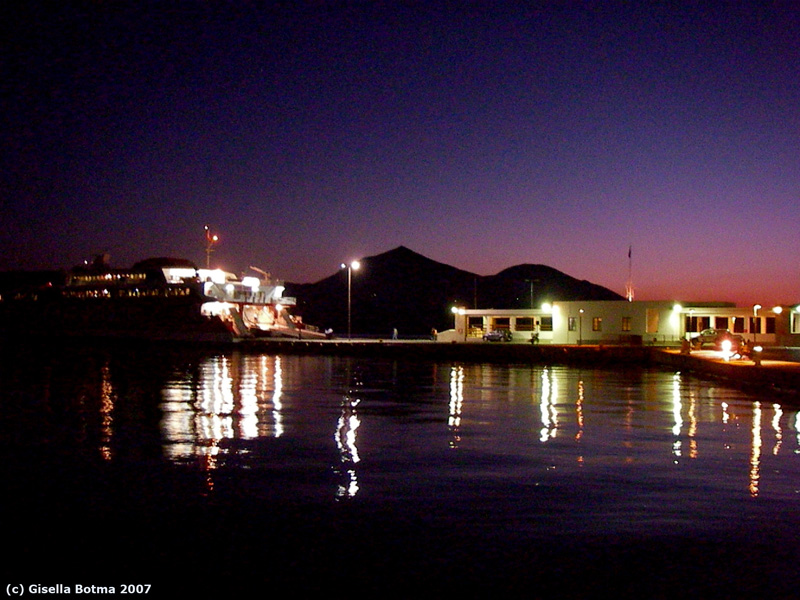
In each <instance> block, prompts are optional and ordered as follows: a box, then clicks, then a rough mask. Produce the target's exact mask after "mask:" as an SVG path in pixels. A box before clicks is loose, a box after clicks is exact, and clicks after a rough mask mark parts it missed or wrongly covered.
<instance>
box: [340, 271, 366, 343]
mask: <svg viewBox="0 0 800 600" xmlns="http://www.w3.org/2000/svg"><path fill="white" fill-rule="evenodd" d="M359 267H361V263H360V262H358V261H357V260H354V261H353V262H351V263H350V264H349V265H346V264H344V263H342V264H341V268H342V269H347V339H348V340H349V339H350V337H351V335H352V319H351V317H352V296H351V289H352V280H353V271H358V269H359Z"/></svg>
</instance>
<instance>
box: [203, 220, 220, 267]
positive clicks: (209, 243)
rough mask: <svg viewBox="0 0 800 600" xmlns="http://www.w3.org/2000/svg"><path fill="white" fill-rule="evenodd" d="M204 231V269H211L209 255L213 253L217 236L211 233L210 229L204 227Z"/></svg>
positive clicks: (217, 239)
mask: <svg viewBox="0 0 800 600" xmlns="http://www.w3.org/2000/svg"><path fill="white" fill-rule="evenodd" d="M205 230H206V269H210V268H211V266H210V265H211V253H212V252H213V251H214V246H215V245H216V243H217V242H218V241H219V236H218V235H217V234H216V233H211V227H209V226H208V225H206V226H205Z"/></svg>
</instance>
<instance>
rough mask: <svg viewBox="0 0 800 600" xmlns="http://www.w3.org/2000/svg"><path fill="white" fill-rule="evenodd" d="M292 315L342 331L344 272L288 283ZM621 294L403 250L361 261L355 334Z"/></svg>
mask: <svg viewBox="0 0 800 600" xmlns="http://www.w3.org/2000/svg"><path fill="white" fill-rule="evenodd" d="M286 295H288V296H295V297H296V298H297V307H296V308H295V309H294V311H293V312H294V313H295V314H298V315H301V316H302V317H303V320H304V321H305V322H306V323H310V324H312V325H316V326H318V327H320V328H323V329H327V328H331V329H333V330H334V332H336V333H339V334H342V333H344V332H346V331H347V271H346V270H344V269H342V270H341V271H340V272H338V273H335V274H333V275H331V276H330V277H326V278H325V279H322V280H321V281H318V282H316V283H307V284H296V283H287V284H286ZM622 299H623V297H622V296H620V295H619V294H617V293H615V292H612V291H611V290H609V289H607V288H604V287H602V286H599V285H596V284H593V283H591V282H588V281H585V280H578V279H575V278H574V277H570V276H569V275H566V274H564V273H562V272H561V271H558V270H556V269H553V268H551V267H548V266H545V265H532V264H523V265H517V266H514V267H510V268H508V269H505V270H503V271H501V272H500V273H497V274H496V275H489V276H481V275H476V274H475V273H470V272H468V271H464V270H462V269H457V268H455V267H451V266H450V265H445V264H443V263H439V262H436V261H434V260H431V259H429V258H427V257H425V256H422V255H421V254H418V253H416V252H414V251H412V250H409V249H408V248H406V247H404V246H399V247H397V248H395V249H393V250H390V251H388V252H384V253H383V254H378V255H376V256H370V257H367V258H365V259H363V260H361V268H360V269H359V270H358V271H354V272H353V276H352V281H351V305H352V310H351V313H352V330H353V333H361V334H378V335H381V334H383V335H386V336H388V335H390V334H391V331H392V329H393V328H395V327H396V328H397V329H398V330H399V332H400V334H401V336H402V335H412V334H413V335H425V334H428V333H430V330H431V329H432V328H435V329H437V330H440V331H443V330H445V329H450V328H451V327H452V326H453V317H452V314H451V312H450V309H451V308H452V307H453V306H465V307H468V308H476V307H477V308H530V307H531V305H533V306H534V307H538V306H541V304H542V303H543V302H553V301H558V300H561V301H567V300H622Z"/></svg>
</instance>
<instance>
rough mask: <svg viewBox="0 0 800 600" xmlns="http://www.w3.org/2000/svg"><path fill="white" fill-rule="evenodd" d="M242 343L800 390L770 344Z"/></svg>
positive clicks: (791, 367) (786, 359)
mask: <svg viewBox="0 0 800 600" xmlns="http://www.w3.org/2000/svg"><path fill="white" fill-rule="evenodd" d="M236 347H237V348H240V349H241V350H246V351H259V352H269V353H276V354H281V353H288V354H312V355H334V356H353V357H370V356H372V357H376V358H377V357H380V358H389V359H397V360H414V359H416V360H442V361H466V362H490V363H498V362H499V363H508V364H516V363H532V364H553V365H573V366H586V367H633V366H635V367H657V368H664V369H672V370H677V371H681V372H690V373H693V374H696V375H698V376H700V377H709V378H713V379H718V380H721V381H724V382H726V383H728V384H730V385H733V386H737V387H745V388H748V389H756V390H759V391H777V392H781V393H788V394H798V395H800V362H798V360H797V357H798V356H800V349H796V348H784V347H781V348H775V347H773V348H767V349H765V350H764V351H763V357H760V358H758V359H757V360H752V359H747V358H735V359H731V358H728V359H726V358H725V357H724V356H723V355H722V353H721V352H719V351H716V350H696V351H692V352H690V353H685V352H681V350H680V348H678V347H676V346H639V345H637V346H623V345H599V344H598V345H563V346H562V345H535V344H524V343H510V344H493V343H488V342H483V343H481V342H473V343H442V342H436V341H433V340H391V339H389V340H385V339H380V338H378V339H350V340H347V339H334V340H303V339H278V338H275V339H268V340H267V339H259V340H241V341H239V342H238V343H237V344H236Z"/></svg>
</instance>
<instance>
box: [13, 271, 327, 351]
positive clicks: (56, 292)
mask: <svg viewBox="0 0 800 600" xmlns="http://www.w3.org/2000/svg"><path fill="white" fill-rule="evenodd" d="M251 270H254V268H253V267H251ZM255 271H256V272H259V273H260V274H263V276H264V277H260V276H249V277H244V278H241V279H239V278H237V277H236V276H235V275H233V274H232V273H226V272H223V271H220V270H209V269H198V268H197V267H196V266H195V265H194V264H193V263H192V262H190V261H188V260H184V259H174V258H151V259H147V260H145V261H141V262H139V263H137V264H135V265H134V266H133V267H131V268H128V269H115V268H111V267H110V266H109V264H108V258H107V256H105V257H98V259H96V260H95V261H94V262H93V263H91V264H89V265H84V266H81V267H76V268H74V269H72V270H71V271H69V272H68V273H66V274H65V275H64V276H63V278H62V279H61V280H59V281H48V282H47V283H45V284H43V285H37V286H29V287H27V288H26V289H16V290H14V291H11V292H6V293H3V294H2V296H0V332H1V333H3V334H5V335H6V336H8V335H19V336H28V335H49V336H69V337H116V338H140V339H151V340H187V341H215V342H224V341H238V340H243V339H248V338H253V337H270V336H278V337H294V338H310V337H324V335H323V334H321V333H320V332H319V331H318V330H317V329H316V328H315V327H311V326H308V325H305V324H303V323H302V320H301V319H300V318H297V317H293V316H292V315H290V314H289V312H288V307H290V306H294V305H295V303H296V302H295V299H294V298H287V297H283V289H284V288H283V285H282V283H281V282H278V281H275V282H273V281H272V280H271V278H269V276H268V275H267V274H266V273H264V272H263V271H260V270H258V269H255Z"/></svg>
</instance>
